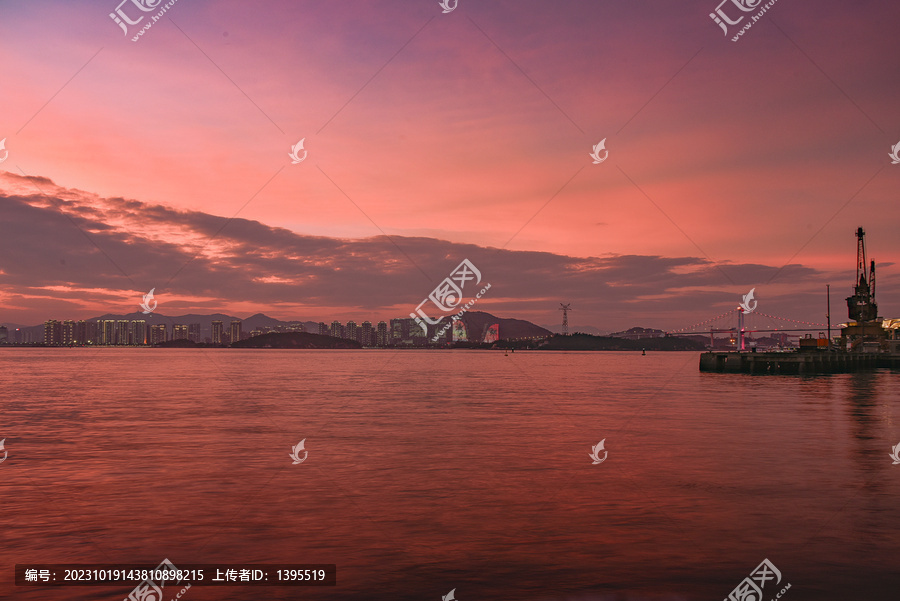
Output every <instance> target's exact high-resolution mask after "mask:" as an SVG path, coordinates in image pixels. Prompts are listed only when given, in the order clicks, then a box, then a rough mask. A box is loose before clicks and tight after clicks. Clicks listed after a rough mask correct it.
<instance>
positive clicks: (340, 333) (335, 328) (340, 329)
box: [329, 321, 344, 338]
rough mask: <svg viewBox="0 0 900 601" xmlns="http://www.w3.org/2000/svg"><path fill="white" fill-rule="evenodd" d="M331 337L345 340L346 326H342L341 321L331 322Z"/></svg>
mask: <svg viewBox="0 0 900 601" xmlns="http://www.w3.org/2000/svg"><path fill="white" fill-rule="evenodd" d="M329 334H330V335H331V336H334V337H335V338H343V337H344V326H342V325H341V322H339V321H332V322H331V332H329Z"/></svg>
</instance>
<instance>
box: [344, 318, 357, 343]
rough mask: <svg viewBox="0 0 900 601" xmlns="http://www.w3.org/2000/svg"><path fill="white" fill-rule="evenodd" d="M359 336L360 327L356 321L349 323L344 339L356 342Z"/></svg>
mask: <svg viewBox="0 0 900 601" xmlns="http://www.w3.org/2000/svg"><path fill="white" fill-rule="evenodd" d="M358 336H359V327H358V326H357V325H356V322H355V321H348V322H347V327H346V328H344V338H346V339H348V340H356V339H357V337H358Z"/></svg>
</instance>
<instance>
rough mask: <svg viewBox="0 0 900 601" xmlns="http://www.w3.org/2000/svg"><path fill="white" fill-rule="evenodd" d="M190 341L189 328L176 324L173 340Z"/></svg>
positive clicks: (173, 328)
mask: <svg viewBox="0 0 900 601" xmlns="http://www.w3.org/2000/svg"><path fill="white" fill-rule="evenodd" d="M187 339H188V327H187V326H186V325H184V324H181V323H176V324H175V325H174V326H172V340H187Z"/></svg>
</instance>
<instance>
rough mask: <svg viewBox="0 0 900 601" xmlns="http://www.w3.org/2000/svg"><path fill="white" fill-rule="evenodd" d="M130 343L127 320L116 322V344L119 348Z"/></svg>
mask: <svg viewBox="0 0 900 601" xmlns="http://www.w3.org/2000/svg"><path fill="white" fill-rule="evenodd" d="M128 343H129V340H128V321H127V320H125V319H119V320H116V342H115V344H117V345H119V346H124V345H126V344H128Z"/></svg>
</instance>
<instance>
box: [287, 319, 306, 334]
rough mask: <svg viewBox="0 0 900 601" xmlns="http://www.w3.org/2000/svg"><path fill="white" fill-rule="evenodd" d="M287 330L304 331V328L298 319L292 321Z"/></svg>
mask: <svg viewBox="0 0 900 601" xmlns="http://www.w3.org/2000/svg"><path fill="white" fill-rule="evenodd" d="M287 331H288V332H305V331H306V328H305V327H304V326H303V324H302V323H300V322H299V321H292V322H291V323H290V325H288V328H287Z"/></svg>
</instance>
